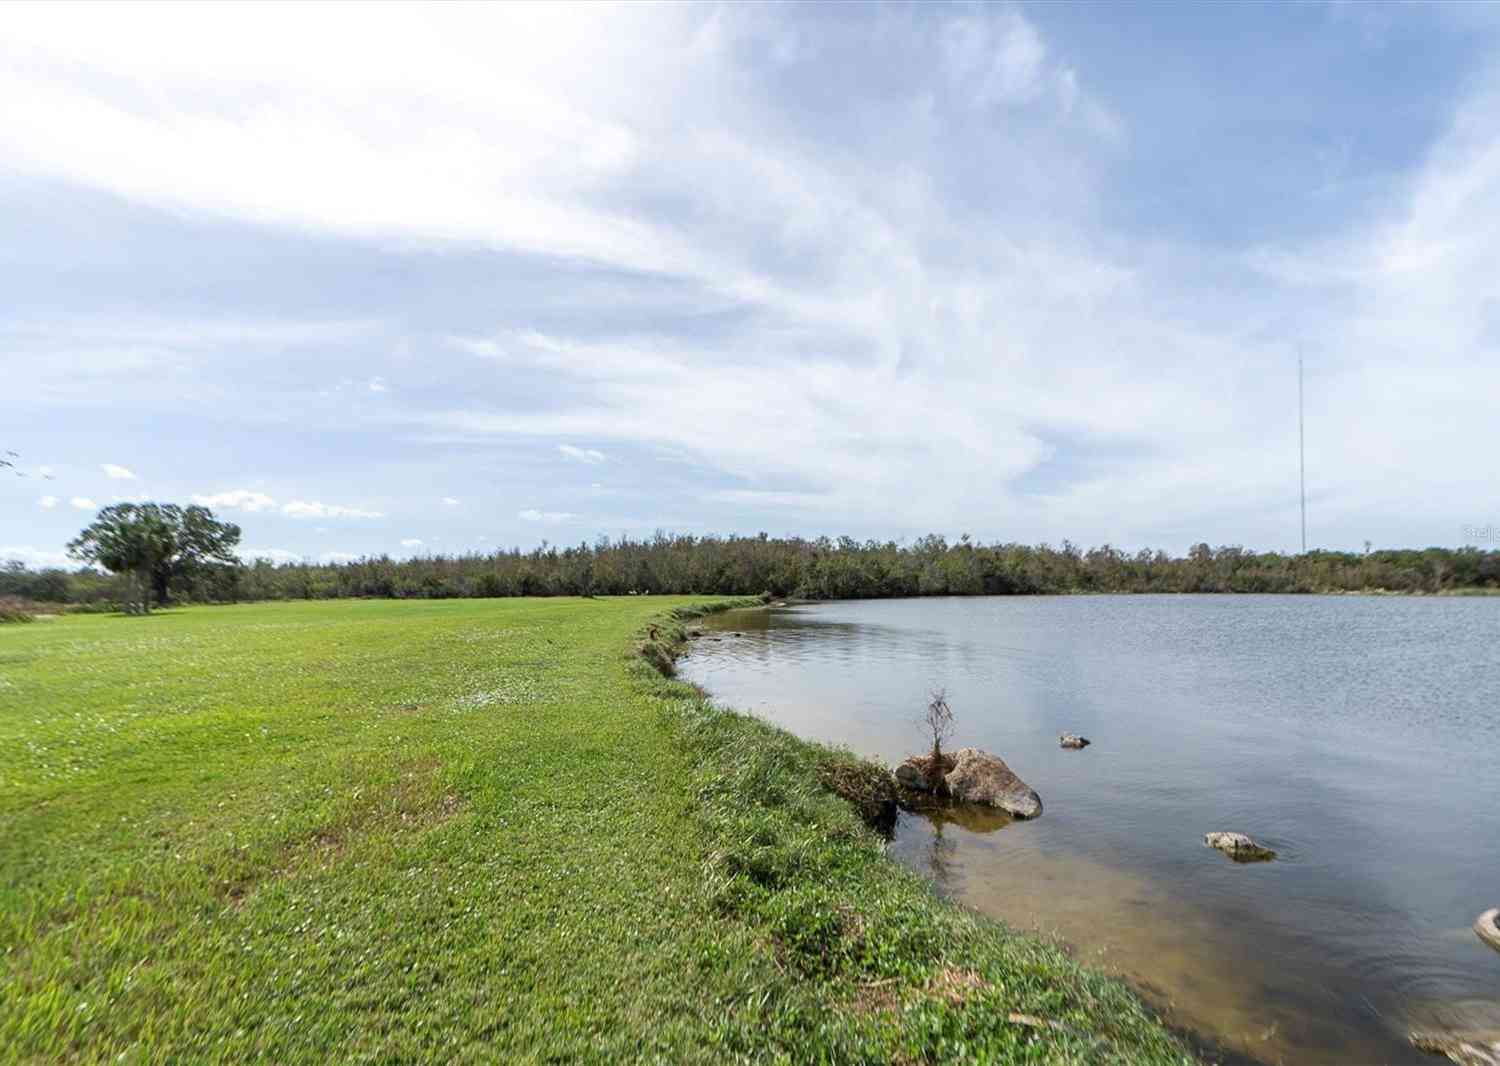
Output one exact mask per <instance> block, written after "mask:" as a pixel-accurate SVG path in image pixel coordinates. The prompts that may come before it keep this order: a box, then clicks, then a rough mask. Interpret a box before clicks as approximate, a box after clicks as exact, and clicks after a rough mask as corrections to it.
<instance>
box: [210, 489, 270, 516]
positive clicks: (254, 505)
mask: <svg viewBox="0 0 1500 1066" xmlns="http://www.w3.org/2000/svg"><path fill="white" fill-rule="evenodd" d="M192 501H193V502H194V503H195V504H197V505H198V506H199V507H219V508H226V509H229V510H235V511H269V510H271V509H272V508H274V507H275V506H276V501H275V500H273V499H272V498H271V497H270V496H267V495H266V494H265V493H264V492H257V491H255V490H254V489H230V490H229V491H227V492H216V493H213V494H212V495H207V496H199V495H195V496H193V497H192Z"/></svg>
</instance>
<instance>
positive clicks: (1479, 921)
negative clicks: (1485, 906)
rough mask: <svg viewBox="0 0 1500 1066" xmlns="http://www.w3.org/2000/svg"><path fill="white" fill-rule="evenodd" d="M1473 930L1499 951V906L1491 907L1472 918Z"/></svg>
mask: <svg viewBox="0 0 1500 1066" xmlns="http://www.w3.org/2000/svg"><path fill="white" fill-rule="evenodd" d="M1474 932H1476V933H1478V934H1479V939H1480V940H1483V941H1484V942H1485V943H1486V944H1488V945H1489V946H1490V947H1492V948H1494V949H1495V950H1496V951H1500V907H1491V908H1490V909H1489V910H1487V911H1485V912H1484V913H1483V914H1481V915H1480V916H1479V917H1478V918H1476V919H1474Z"/></svg>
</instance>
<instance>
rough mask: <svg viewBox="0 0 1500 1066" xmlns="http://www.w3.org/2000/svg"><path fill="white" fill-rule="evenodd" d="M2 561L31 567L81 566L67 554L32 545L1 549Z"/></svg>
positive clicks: (10, 546)
mask: <svg viewBox="0 0 1500 1066" xmlns="http://www.w3.org/2000/svg"><path fill="white" fill-rule="evenodd" d="M0 561H5V562H10V561H15V562H19V563H25V564H26V565H27V566H29V567H39V566H64V567H67V566H79V565H81V564H80V563H78V562H76V561H74V560H71V559H69V558H68V554H67V552H62V551H56V550H53V549H49V548H35V547H32V546H30V545H25V546H22V545H9V546H6V547H0Z"/></svg>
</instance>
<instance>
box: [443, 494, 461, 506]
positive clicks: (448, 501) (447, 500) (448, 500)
mask: <svg viewBox="0 0 1500 1066" xmlns="http://www.w3.org/2000/svg"><path fill="white" fill-rule="evenodd" d="M458 503H459V501H458V500H456V499H454V498H453V497H452V496H444V497H443V506H444V507H457V506H458Z"/></svg>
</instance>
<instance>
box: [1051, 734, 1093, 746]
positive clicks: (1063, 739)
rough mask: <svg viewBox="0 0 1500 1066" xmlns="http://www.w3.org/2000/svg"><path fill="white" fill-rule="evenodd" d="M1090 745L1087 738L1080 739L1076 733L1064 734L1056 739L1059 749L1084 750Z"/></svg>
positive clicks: (1090, 741) (1090, 742)
mask: <svg viewBox="0 0 1500 1066" xmlns="http://www.w3.org/2000/svg"><path fill="white" fill-rule="evenodd" d="M1092 743H1093V741H1092V740H1090V739H1089V738H1088V737H1081V736H1079V735H1078V734H1077V733H1064V734H1063V735H1062V736H1060V737H1058V738H1057V745H1058V747H1061V748H1086V747H1088V746H1089V745H1090V744H1092Z"/></svg>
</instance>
